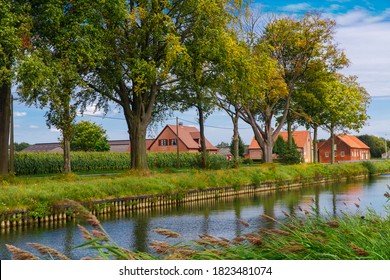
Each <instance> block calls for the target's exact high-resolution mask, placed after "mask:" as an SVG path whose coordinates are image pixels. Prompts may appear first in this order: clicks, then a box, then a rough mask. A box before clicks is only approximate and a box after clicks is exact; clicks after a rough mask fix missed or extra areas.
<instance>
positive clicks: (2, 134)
mask: <svg viewBox="0 0 390 280" xmlns="http://www.w3.org/2000/svg"><path fill="white" fill-rule="evenodd" d="M10 97H11V85H10V84H8V83H7V82H4V83H3V84H2V85H1V87H0V175H7V174H8V145H9V130H10V126H9V125H10V110H11V107H10V106H11V104H10Z"/></svg>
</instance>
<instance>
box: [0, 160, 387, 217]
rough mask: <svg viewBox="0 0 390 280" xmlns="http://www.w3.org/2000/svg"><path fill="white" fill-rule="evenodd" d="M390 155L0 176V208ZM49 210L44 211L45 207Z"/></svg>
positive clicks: (331, 173)
mask: <svg viewBox="0 0 390 280" xmlns="http://www.w3.org/2000/svg"><path fill="white" fill-rule="evenodd" d="M389 170H390V161H378V162H359V163H344V164H337V165H323V164H299V165H279V164H262V165H248V166H242V167H240V168H226V169H220V170H198V169H166V168H163V169H155V170H154V171H131V172H124V173H120V174H105V176H102V175H89V176H81V175H76V174H68V175H55V176H46V177H32V176H29V177H15V176H7V177H2V178H0V185H1V188H0V212H7V211H14V210H27V211H29V212H34V211H35V210H37V209H40V211H39V212H40V213H41V212H42V213H46V212H48V211H50V209H51V208H52V207H53V206H55V205H57V204H61V202H62V201H63V200H65V199H68V200H74V201H78V202H80V203H88V202H91V201H94V200H101V199H110V198H121V197H129V196H138V195H146V194H172V193H183V192H187V191H189V190H199V189H205V188H210V187H223V186H234V187H237V189H239V188H240V186H241V185H244V184H254V185H258V184H260V183H263V182H275V183H277V184H280V185H282V184H285V183H286V181H289V182H293V183H294V182H305V183H310V182H317V181H319V180H322V179H335V180H338V179H341V178H351V177H355V176H359V175H369V174H378V173H386V172H389ZM43 210H44V211H43Z"/></svg>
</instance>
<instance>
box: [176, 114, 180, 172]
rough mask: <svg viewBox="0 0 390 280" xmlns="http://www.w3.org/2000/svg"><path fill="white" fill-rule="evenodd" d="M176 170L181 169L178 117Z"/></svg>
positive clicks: (177, 119)
mask: <svg viewBox="0 0 390 280" xmlns="http://www.w3.org/2000/svg"><path fill="white" fill-rule="evenodd" d="M176 154H177V159H176V168H180V151H179V118H178V117H176Z"/></svg>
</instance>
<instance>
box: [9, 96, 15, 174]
mask: <svg viewBox="0 0 390 280" xmlns="http://www.w3.org/2000/svg"><path fill="white" fill-rule="evenodd" d="M10 98H11V101H10V102H11V104H10V133H9V134H10V136H9V142H10V144H9V171H10V173H15V140H14V138H15V137H14V97H13V95H12V94H11V97H10Z"/></svg>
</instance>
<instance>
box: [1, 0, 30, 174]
mask: <svg viewBox="0 0 390 280" xmlns="http://www.w3.org/2000/svg"><path fill="white" fill-rule="evenodd" d="M27 12H28V5H24V4H21V3H18V2H17V1H7V0H0V175H4V174H8V144H9V135H10V134H9V131H10V126H9V125H10V108H11V104H10V97H11V88H12V81H13V79H14V73H15V66H16V61H17V59H18V57H20V56H21V53H22V49H23V47H25V45H24V43H25V37H26V33H27V32H28V28H29V25H28V16H27Z"/></svg>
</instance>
